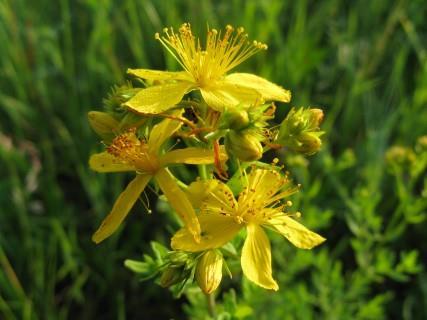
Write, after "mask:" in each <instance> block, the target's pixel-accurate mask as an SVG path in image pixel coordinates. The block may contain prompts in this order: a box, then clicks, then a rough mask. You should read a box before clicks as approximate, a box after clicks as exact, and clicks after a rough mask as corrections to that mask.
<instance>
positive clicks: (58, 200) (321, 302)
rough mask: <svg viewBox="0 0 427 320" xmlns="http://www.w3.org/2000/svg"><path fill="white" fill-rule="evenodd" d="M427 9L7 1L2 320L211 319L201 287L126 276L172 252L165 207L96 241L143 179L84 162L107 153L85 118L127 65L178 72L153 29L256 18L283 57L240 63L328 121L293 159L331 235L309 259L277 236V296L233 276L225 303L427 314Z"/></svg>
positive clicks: (295, 312)
mask: <svg viewBox="0 0 427 320" xmlns="http://www.w3.org/2000/svg"><path fill="white" fill-rule="evenodd" d="M426 17H427V4H426V2H425V1H423V0H413V1H386V0H381V1H368V0H361V1H339V0H324V1H304V0H303V1H279V0H278V1H262V0H258V1H243V0H228V1H205V0H196V1H193V0H191V1H154V0H151V1H144V0H123V1H113V0H102V1H97V0H76V1H71V0H60V1H50V0H49V1H48V0H37V1H23V0H13V1H12V0H0V175H1V180H0V318H1V319H170V318H174V319H187V318H193V319H205V317H207V315H206V305H205V303H206V302H205V300H204V298H203V297H202V296H201V295H200V294H197V293H194V294H190V295H188V296H187V297H182V298H181V299H179V300H174V299H173V298H172V295H171V294H170V293H169V291H167V290H166V289H162V288H160V287H159V286H157V285H156V284H154V283H153V282H142V283H141V282H138V281H137V279H136V277H135V275H134V274H132V273H131V272H130V271H129V270H127V269H125V268H124V266H123V260H124V259H126V258H133V259H139V258H140V257H141V254H142V253H143V252H145V253H146V252H149V241H150V240H153V239H156V240H158V241H160V242H162V243H164V244H165V245H167V244H168V238H169V236H170V232H172V230H170V231H165V230H167V228H165V225H167V224H168V219H167V216H166V215H164V214H161V213H158V212H155V213H154V214H152V215H147V214H145V212H146V210H145V209H144V208H143V206H142V205H137V206H136V207H135V208H134V210H133V214H132V215H130V216H129V218H128V219H127V221H126V226H125V228H122V230H121V232H120V233H118V234H116V235H115V236H113V237H111V238H110V239H108V240H107V241H105V243H103V244H102V245H99V246H95V245H94V244H93V243H92V242H91V241H90V236H91V234H92V232H93V231H94V230H95V229H96V227H97V226H98V224H99V222H100V221H101V219H102V217H104V216H105V214H106V213H107V212H108V210H109V209H110V207H111V205H112V203H113V201H114V199H115V197H116V196H117V195H118V193H119V192H120V191H121V190H122V188H123V186H124V183H125V182H126V181H128V180H129V177H126V176H123V175H116V174H112V175H101V174H95V173H93V172H91V171H90V170H89V169H88V166H87V159H88V156H89V154H90V153H91V152H95V151H99V150H101V149H102V145H101V144H100V143H99V141H98V138H97V137H96V136H95V134H94V133H93V132H92V131H91V129H90V128H89V126H88V122H87V118H86V114H87V111H89V110H101V108H102V99H103V97H104V96H105V95H106V93H107V92H108V90H109V88H110V87H111V86H112V85H113V84H116V83H122V82H123V81H125V70H126V68H128V67H144V68H153V69H163V68H168V69H171V70H175V69H176V68H177V66H176V63H175V62H174V61H173V60H172V58H171V57H170V56H168V55H167V54H166V53H165V52H164V50H163V49H162V47H161V45H160V44H159V43H158V42H157V41H155V40H154V36H153V35H154V33H155V32H157V31H161V29H162V28H163V27H164V26H175V27H177V26H179V25H180V24H181V23H182V22H186V21H188V22H191V24H192V25H193V27H194V28H195V29H196V30H202V31H205V30H206V24H207V23H209V25H210V26H214V27H217V28H221V27H223V26H225V25H226V24H228V23H230V24H233V25H234V26H239V25H241V26H244V27H245V29H246V30H247V32H248V33H249V35H250V38H251V39H257V40H260V41H262V42H266V43H267V44H268V45H269V50H268V51H267V52H265V53H260V54H258V55H256V56H255V57H254V58H252V59H251V60H250V61H248V62H247V63H245V64H244V65H242V66H241V68H239V70H250V71H251V72H254V73H256V74H259V75H261V76H263V77H266V78H268V79H271V80H272V81H274V82H276V83H279V84H281V85H282V86H284V87H285V88H287V89H290V90H291V91H292V93H293V101H292V103H291V105H292V106H308V105H311V106H320V107H322V108H323V109H324V111H325V114H326V118H325V122H324V126H323V128H324V130H326V131H327V134H326V136H325V145H324V148H323V150H322V151H321V152H320V153H319V154H317V155H315V156H313V157H311V158H309V159H304V158H301V157H297V156H292V155H287V154H282V155H280V156H281V157H282V159H284V161H285V163H287V164H288V169H289V170H290V171H291V172H292V173H293V175H294V176H295V179H296V181H297V182H299V183H302V184H303V191H302V192H301V194H300V195H299V198H297V199H296V206H297V207H298V208H300V210H301V211H302V212H303V218H302V219H303V222H304V224H306V225H307V226H309V227H310V228H311V229H312V230H316V231H317V232H319V233H320V234H322V235H324V236H325V237H326V238H328V241H327V242H326V243H325V244H323V245H322V246H320V247H319V248H316V249H314V250H312V251H303V250H297V249H295V248H293V247H291V246H290V245H289V244H288V243H287V242H286V241H283V239H280V237H273V244H272V246H273V249H274V252H273V263H274V264H273V269H274V274H275V277H276V278H277V279H278V282H279V285H280V287H281V289H280V291H278V292H277V293H271V292H266V291H263V290H262V289H258V288H255V287H254V286H252V285H250V284H249V283H247V282H243V285H240V283H241V281H240V275H237V276H236V277H235V278H233V280H231V281H226V282H225V288H228V287H233V288H234V289H235V292H236V295H233V294H232V293H228V294H226V295H225V296H222V294H220V296H219V297H218V304H219V305H218V307H219V309H221V308H225V309H227V308H228V309H230V308H231V309H233V308H234V310H235V313H234V315H233V317H234V319H239V318H240V319H425V318H426V317H427V273H426V270H425V267H426V261H427V232H426V230H427V229H426V226H427V225H426V207H427V179H426V163H427V159H426V158H427V151H426V149H427V142H426V139H424V140H422V139H421V140H420V139H419V138H420V137H421V136H423V135H426V134H427V108H426V106H427V52H426V50H427V41H426V39H427V24H426V22H425V21H426ZM279 109H280V110H279V113H280V114H279V116H283V115H284V114H285V113H286V112H287V110H289V105H280V106H279ZM392 146H395V147H394V148H393V149H391V150H390V151H389V152H388V153H387V150H389V148H391V147H392ZM396 146H400V147H396ZM386 154H387V155H388V156H387V157H386ZM386 158H387V159H386ZM225 292H227V290H225ZM222 301H223V302H222ZM223 319H226V317H225V318H223Z"/></svg>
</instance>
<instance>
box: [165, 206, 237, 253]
mask: <svg viewBox="0 0 427 320" xmlns="http://www.w3.org/2000/svg"><path fill="white" fill-rule="evenodd" d="M199 222H200V227H201V230H202V236H201V239H200V242H199V243H197V242H195V241H194V238H193V236H192V234H191V233H190V232H189V231H188V229H187V228H182V229H181V230H179V231H178V232H177V233H175V235H174V236H173V237H172V241H171V247H172V249H174V250H184V251H191V252H197V251H203V250H207V249H212V248H219V247H222V246H223V245H225V244H226V243H227V242H228V241H230V240H231V239H233V238H234V237H235V236H236V234H237V233H238V232H239V231H240V229H241V228H242V225H241V224H238V223H236V221H235V220H234V219H233V218H232V217H227V216H223V215H219V214H209V213H205V214H201V215H199Z"/></svg>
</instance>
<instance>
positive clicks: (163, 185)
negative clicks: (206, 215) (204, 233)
mask: <svg viewBox="0 0 427 320" xmlns="http://www.w3.org/2000/svg"><path fill="white" fill-rule="evenodd" d="M155 179H156V181H157V183H158V184H159V187H160V189H162V191H163V193H164V194H165V196H166V198H167V199H168V201H169V203H170V205H171V206H172V208H174V209H175V211H176V212H177V213H178V215H179V216H180V218H181V219H182V220H183V221H184V224H185V226H186V227H187V229H188V231H189V232H190V233H191V235H192V236H193V239H195V240H196V241H198V240H200V224H199V220H198V219H197V216H196V213H195V212H194V209H193V207H192V206H191V203H190V201H189V200H188V198H187V195H186V194H185V192H184V191H182V190H181V189H180V188H179V186H178V184H177V183H176V181H175V180H174V179H173V177H172V175H171V173H170V172H168V171H167V170H166V169H160V170H159V171H158V172H157V173H156V175H155Z"/></svg>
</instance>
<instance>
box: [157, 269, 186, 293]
mask: <svg viewBox="0 0 427 320" xmlns="http://www.w3.org/2000/svg"><path fill="white" fill-rule="evenodd" d="M181 278H182V277H181V268H174V267H168V268H167V269H166V270H165V271H163V273H162V275H161V277H160V285H161V286H162V287H163V288H167V287H170V286H172V285H174V284H176V283H178V282H180V281H181V280H182V279H181Z"/></svg>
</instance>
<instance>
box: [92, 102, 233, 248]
mask: <svg viewBox="0 0 427 320" xmlns="http://www.w3.org/2000/svg"><path fill="white" fill-rule="evenodd" d="M182 112H183V110H182V109H181V110H178V111H175V112H174V115H175V116H179V115H181V114H182ZM181 124H182V123H181V122H179V121H176V120H174V119H165V120H163V121H162V122H160V123H159V124H157V125H156V126H154V128H153V129H152V130H151V133H150V136H149V138H148V141H144V140H141V139H139V138H138V137H137V136H136V135H135V132H134V131H128V132H127V133H124V134H122V135H119V136H118V137H116V138H115V139H114V140H113V141H112V143H111V145H110V146H109V147H108V148H107V151H105V152H101V153H98V154H95V155H93V156H91V158H90V160H89V165H90V167H91V168H92V169H93V170H95V171H98V172H123V171H136V173H137V175H136V178H135V179H133V180H132V181H131V182H130V183H129V184H128V186H127V187H126V189H125V190H124V191H123V192H122V193H121V194H120V196H119V197H118V199H117V200H116V203H115V204H114V206H113V209H112V211H111V212H110V214H109V215H108V216H107V217H106V218H105V220H104V221H103V222H102V224H101V226H100V227H99V229H98V230H97V231H96V232H95V234H94V235H93V237H92V240H93V241H95V242H96V243H99V242H101V241H103V240H104V239H105V238H107V237H109V236H110V235H111V234H112V233H113V232H114V231H116V229H117V228H118V227H119V226H120V224H121V223H122V221H123V220H124V219H125V217H126V216H127V214H128V213H129V211H130V209H131V208H132V206H133V205H134V203H135V202H136V200H137V199H138V197H139V195H140V194H141V192H142V191H143V190H144V188H145V186H146V185H147V184H148V182H149V181H150V180H151V178H154V180H155V181H156V182H157V183H158V185H159V187H160V189H161V190H162V191H163V193H164V194H165V196H166V198H167V199H168V201H169V203H170V204H171V206H172V207H173V208H174V209H175V211H176V212H177V213H178V215H179V216H180V217H181V219H182V220H183V221H184V223H185V225H186V227H187V228H188V232H189V233H190V234H192V235H193V237H194V238H195V239H196V240H197V239H198V238H199V237H200V225H199V222H198V220H197V217H196V214H195V212H194V209H193V207H192V206H191V203H190V202H189V200H188V198H187V196H186V195H185V193H184V192H183V191H182V190H181V189H180V188H179V186H178V185H177V183H176V181H175V179H174V177H173V176H172V174H171V173H170V172H169V170H168V169H167V168H166V167H167V166H168V165H170V164H174V163H185V164H210V163H213V162H214V153H213V151H212V150H207V149H200V148H193V147H190V148H185V149H176V150H172V151H169V152H166V153H162V152H161V146H162V144H163V142H165V140H166V139H168V138H169V137H171V136H172V134H173V133H174V132H175V131H177V130H178V129H179V128H180V126H181ZM220 158H222V160H225V158H226V155H225V153H223V152H221V154H220Z"/></svg>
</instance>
